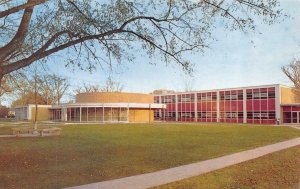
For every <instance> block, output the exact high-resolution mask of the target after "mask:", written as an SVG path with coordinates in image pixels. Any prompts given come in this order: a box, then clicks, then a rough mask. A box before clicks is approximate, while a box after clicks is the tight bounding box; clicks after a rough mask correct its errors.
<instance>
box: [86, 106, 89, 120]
mask: <svg viewBox="0 0 300 189" xmlns="http://www.w3.org/2000/svg"><path fill="white" fill-rule="evenodd" d="M88 121H89V107H86V122H88Z"/></svg>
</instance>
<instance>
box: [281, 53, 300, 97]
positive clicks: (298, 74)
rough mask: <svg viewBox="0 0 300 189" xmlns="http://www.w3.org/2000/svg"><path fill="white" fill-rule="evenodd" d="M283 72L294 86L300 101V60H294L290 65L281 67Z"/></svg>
mask: <svg viewBox="0 0 300 189" xmlns="http://www.w3.org/2000/svg"><path fill="white" fill-rule="evenodd" d="M281 70H282V72H283V73H284V74H285V75H286V76H287V77H288V78H289V80H290V81H291V82H292V83H293V85H294V89H295V90H294V91H293V92H294V94H296V97H297V100H300V60H296V59H295V60H293V61H292V62H291V63H290V64H288V65H286V66H282V67H281Z"/></svg>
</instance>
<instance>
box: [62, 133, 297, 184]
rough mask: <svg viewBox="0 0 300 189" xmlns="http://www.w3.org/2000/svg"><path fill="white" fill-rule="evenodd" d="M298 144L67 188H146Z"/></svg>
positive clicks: (271, 146) (285, 142) (274, 146)
mask: <svg viewBox="0 0 300 189" xmlns="http://www.w3.org/2000/svg"><path fill="white" fill-rule="evenodd" d="M297 145H300V137H299V138H295V139H292V140H288V141H284V142H279V143H276V144H271V145H267V146H263V147H259V148H255V149H252V150H247V151H243V152H238V153H235V154H231V155H227V156H223V157H219V158H215V159H210V160H206V161H201V162H198V163H192V164H188V165H183V166H179V167H174V168H170V169H165V170H161V171H157V172H153V173H147V174H142V175H136V176H131V177H125V178H121V179H115V180H109V181H103V182H98V183H92V184H87V185H82V186H75V187H70V188H67V189H146V188H150V187H154V186H158V185H162V184H167V183H170V182H174V181H178V180H182V179H186V178H189V177H194V176H198V175H201V174H204V173H208V172H211V171H214V170H217V169H221V168H224V167H228V166H231V165H235V164H238V163H241V162H244V161H248V160H251V159H255V158H258V157H261V156H264V155H266V154H269V153H273V152H277V151H280V150H283V149H286V148H290V147H293V146H297Z"/></svg>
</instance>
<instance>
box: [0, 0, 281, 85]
mask: <svg viewBox="0 0 300 189" xmlns="http://www.w3.org/2000/svg"><path fill="white" fill-rule="evenodd" d="M0 10H1V12H0V39H1V41H0V80H1V79H2V78H3V77H4V76H5V75H6V74H9V73H11V72H14V71H16V70H18V69H21V68H24V67H27V66H29V65H31V64H32V63H34V62H36V61H40V60H43V61H47V60H49V59H51V57H53V55H60V53H64V58H65V59H66V61H68V62H67V65H75V66H79V67H80V68H81V69H88V70H92V69H94V68H95V65H96V64H97V63H98V64H101V65H105V64H108V65H111V64H112V62H115V61H118V62H121V61H122V60H130V61H131V60H133V58H134V57H136V56H138V54H139V52H140V51H142V52H145V53H147V55H148V56H149V57H150V58H152V57H156V55H159V56H160V57H161V58H162V60H163V61H165V62H166V63H171V62H175V63H178V64H180V65H181V66H182V68H183V69H184V70H186V71H191V67H190V63H189V62H188V61H187V60H186V59H185V58H184V56H185V55H187V54H188V53H190V52H202V51H203V50H204V49H205V48H206V47H208V45H207V44H208V41H209V39H211V38H212V36H211V32H212V31H213V29H214V28H215V26H216V25H223V26H224V27H225V28H229V29H233V30H241V31H243V32H247V31H252V30H254V29H255V26H256V22H255V20H256V19H258V20H262V21H264V22H265V23H267V24H272V23H273V22H274V21H276V20H277V18H278V17H279V16H281V11H280V10H279V2H278V0H232V1H226V0H199V1H196V0H156V1H154V0H140V1H129V0H111V1H97V0H77V1H74V0H57V1H49V0H26V1H25V0H2V1H0ZM65 52H68V53H65Z"/></svg>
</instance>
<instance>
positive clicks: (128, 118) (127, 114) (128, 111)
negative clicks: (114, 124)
mask: <svg viewBox="0 0 300 189" xmlns="http://www.w3.org/2000/svg"><path fill="white" fill-rule="evenodd" d="M127 121H128V122H129V104H128V105H127Z"/></svg>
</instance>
